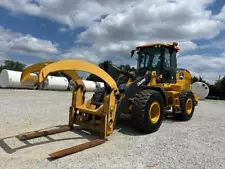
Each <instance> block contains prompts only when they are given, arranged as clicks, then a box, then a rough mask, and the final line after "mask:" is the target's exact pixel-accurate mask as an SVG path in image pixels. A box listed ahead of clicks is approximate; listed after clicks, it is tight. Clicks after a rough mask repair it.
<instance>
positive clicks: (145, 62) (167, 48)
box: [131, 42, 179, 83]
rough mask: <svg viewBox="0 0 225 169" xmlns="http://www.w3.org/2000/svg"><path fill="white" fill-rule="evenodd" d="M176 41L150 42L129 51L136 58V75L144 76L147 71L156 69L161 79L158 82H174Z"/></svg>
mask: <svg viewBox="0 0 225 169" xmlns="http://www.w3.org/2000/svg"><path fill="white" fill-rule="evenodd" d="M178 50H179V48H178V47H177V43H176V42H174V43H173V44H163V43H159V44H150V45H145V46H138V47H136V50H133V51H132V52H131V57H132V56H133V55H134V54H135V51H136V58H137V72H136V75H137V76H141V77H142V76H144V75H145V74H146V72H147V71H156V73H157V75H158V76H160V75H161V76H162V79H160V80H159V81H157V82H158V83H176V70H177V59H176V56H177V52H178Z"/></svg>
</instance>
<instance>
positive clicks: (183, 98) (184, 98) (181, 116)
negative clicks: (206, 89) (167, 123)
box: [174, 91, 195, 121]
mask: <svg viewBox="0 0 225 169" xmlns="http://www.w3.org/2000/svg"><path fill="white" fill-rule="evenodd" d="M180 108H181V112H180V113H174V117H175V119H177V120H180V121H188V120H190V119H191V118H192V116H193V113H194V110H195V99H194V93H193V92H192V91H183V92H182V93H181V95H180Z"/></svg>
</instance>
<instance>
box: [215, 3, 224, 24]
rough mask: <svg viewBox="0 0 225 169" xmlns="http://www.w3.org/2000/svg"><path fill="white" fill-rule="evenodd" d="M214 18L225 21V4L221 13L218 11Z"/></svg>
mask: <svg viewBox="0 0 225 169" xmlns="http://www.w3.org/2000/svg"><path fill="white" fill-rule="evenodd" d="M214 18H215V19H219V20H222V21H225V5H224V6H223V7H222V9H221V11H220V13H218V14H217V15H216V16H214Z"/></svg>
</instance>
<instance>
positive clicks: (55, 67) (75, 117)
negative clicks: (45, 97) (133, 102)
mask: <svg viewBox="0 0 225 169" xmlns="http://www.w3.org/2000/svg"><path fill="white" fill-rule="evenodd" d="M76 70H77V71H84V72H88V73H91V74H95V75H96V76H98V77H100V78H101V79H103V80H104V82H105V86H107V87H106V88H107V90H106V91H105V94H104V102H103V104H102V105H100V106H99V107H97V106H96V105H94V104H92V102H91V99H89V100H87V101H85V99H84V95H85V89H86V88H85V85H84V83H83V81H82V80H81V79H80V77H79V75H78V74H77V72H76ZM53 72H62V73H64V74H66V75H67V76H69V77H71V78H72V80H73V81H74V82H75V83H76V86H77V87H76V89H75V90H74V91H73V93H72V104H71V106H70V109H69V123H68V126H66V127H61V128H59V129H51V130H45V131H40V132H34V133H25V134H22V135H20V136H19V139H21V140H27V139H32V138H37V137H42V136H47V135H52V134H57V133H61V132H66V131H71V130H73V126H74V124H77V125H79V126H81V127H82V128H85V129H90V130H93V131H98V132H99V134H100V135H99V139H95V140H92V141H90V142H86V143H83V144H80V145H76V146H73V147H70V148H66V149H63V150H60V151H57V152H54V153H51V154H49V155H50V157H51V158H53V159H55V158H60V157H63V156H66V155H69V154H72V153H76V152H79V151H82V150H85V149H88V148H91V147H94V146H97V145H100V144H103V143H105V142H106V141H107V139H106V137H107V136H108V135H109V134H111V133H112V132H113V130H114V123H115V114H116V107H117V103H116V95H118V94H119V91H118V88H117V85H116V82H115V81H114V80H113V79H112V77H111V76H110V75H108V74H107V73H106V72H105V71H104V70H102V69H101V68H99V67H98V66H96V65H94V64H92V63H89V62H85V61H80V60H60V61H56V62H41V63H37V64H34V65H31V66H29V67H27V68H26V69H25V70H24V71H23V73H22V75H21V79H20V80H21V83H22V84H23V83H24V84H26V81H27V80H29V79H30V73H37V74H38V76H37V79H36V85H37V84H41V83H43V81H44V80H45V78H46V77H47V76H48V75H49V73H53Z"/></svg>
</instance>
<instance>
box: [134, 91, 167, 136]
mask: <svg viewBox="0 0 225 169" xmlns="http://www.w3.org/2000/svg"><path fill="white" fill-rule="evenodd" d="M131 113H132V114H131V121H132V124H133V125H134V126H135V127H137V128H138V129H140V130H142V131H143V132H145V133H146V134H149V133H153V132H156V131H157V130H158V129H159V128H160V126H161V124H162V120H163V116H164V100H163V97H162V95H161V94H160V93H159V92H158V91H155V90H143V91H141V92H139V93H138V94H136V95H135V96H134V102H133V106H132V112H131Z"/></svg>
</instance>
